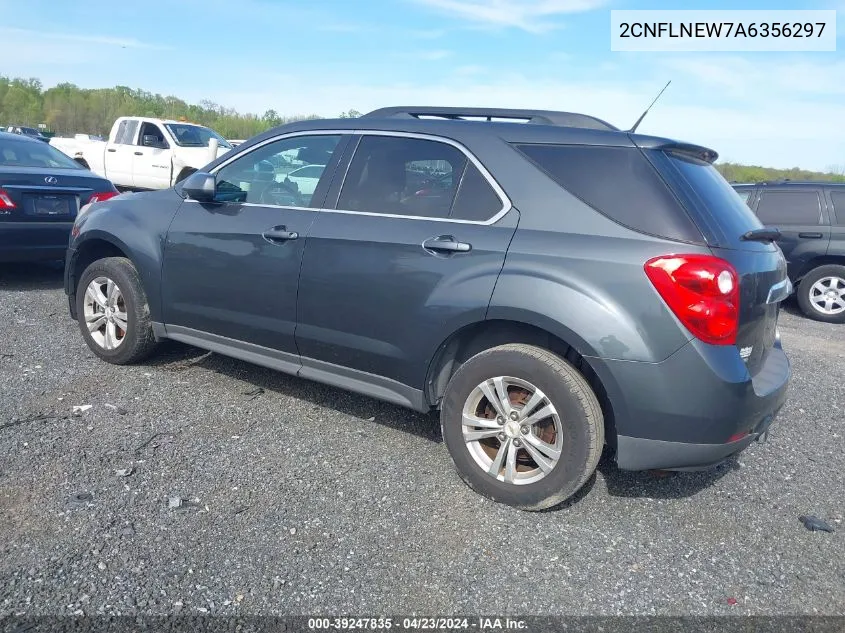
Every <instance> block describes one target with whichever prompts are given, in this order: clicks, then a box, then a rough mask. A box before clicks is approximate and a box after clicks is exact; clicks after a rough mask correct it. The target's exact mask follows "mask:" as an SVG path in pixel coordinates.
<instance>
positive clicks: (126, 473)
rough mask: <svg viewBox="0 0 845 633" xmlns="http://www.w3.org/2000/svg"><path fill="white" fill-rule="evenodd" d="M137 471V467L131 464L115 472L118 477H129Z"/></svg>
mask: <svg viewBox="0 0 845 633" xmlns="http://www.w3.org/2000/svg"><path fill="white" fill-rule="evenodd" d="M134 472H135V469H134V468H132V466H130V467H129V468H121V469H119V470H116V471H114V474H115V475H117V476H118V477H129V475H131V474H132V473H134Z"/></svg>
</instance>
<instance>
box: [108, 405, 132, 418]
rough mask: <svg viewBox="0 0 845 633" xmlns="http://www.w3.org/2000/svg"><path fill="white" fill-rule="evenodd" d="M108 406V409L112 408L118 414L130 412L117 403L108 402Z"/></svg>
mask: <svg viewBox="0 0 845 633" xmlns="http://www.w3.org/2000/svg"><path fill="white" fill-rule="evenodd" d="M106 408H107V409H111V410H112V411H114V412H115V413H117V414H118V415H126V414H127V413H129V412H128V411H127V410H126V409H124V408H123V407H118V406H115V405H113V404H107V405H106Z"/></svg>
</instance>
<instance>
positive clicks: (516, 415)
mask: <svg viewBox="0 0 845 633" xmlns="http://www.w3.org/2000/svg"><path fill="white" fill-rule="evenodd" d="M518 419H519V414H518V413H517V412H516V411H511V420H518Z"/></svg>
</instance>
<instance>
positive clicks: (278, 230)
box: [261, 226, 299, 242]
mask: <svg viewBox="0 0 845 633" xmlns="http://www.w3.org/2000/svg"><path fill="white" fill-rule="evenodd" d="M261 235H262V236H263V237H264V239H265V240H267V241H270V242H289V241H291V240H295V239H297V238H298V237H299V233H297V232H296V231H288V230H287V228H285V227H284V226H277V227H274V228H272V229H267V230H266V231H264V233H262V234H261Z"/></svg>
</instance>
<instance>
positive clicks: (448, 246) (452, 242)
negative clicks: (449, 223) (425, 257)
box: [422, 235, 472, 253]
mask: <svg viewBox="0 0 845 633" xmlns="http://www.w3.org/2000/svg"><path fill="white" fill-rule="evenodd" d="M422 246H423V248H424V249H426V250H427V251H434V252H436V253H469V252H470V251H471V250H472V244H467V243H466V242H458V241H457V240H456V239H455V238H454V237H453V236H451V235H441V236H440V237H432V238H430V239H427V240H426V241H425V242H423V243H422Z"/></svg>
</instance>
